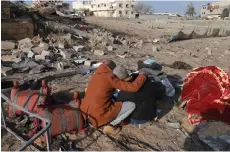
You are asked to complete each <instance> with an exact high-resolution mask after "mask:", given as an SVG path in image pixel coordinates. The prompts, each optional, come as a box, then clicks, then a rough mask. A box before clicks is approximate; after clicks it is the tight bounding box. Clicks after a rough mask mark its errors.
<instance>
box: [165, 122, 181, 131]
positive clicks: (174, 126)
mask: <svg viewBox="0 0 230 152" xmlns="http://www.w3.org/2000/svg"><path fill="white" fill-rule="evenodd" d="M167 126H169V127H171V128H174V129H179V128H180V123H178V122H168V123H167Z"/></svg>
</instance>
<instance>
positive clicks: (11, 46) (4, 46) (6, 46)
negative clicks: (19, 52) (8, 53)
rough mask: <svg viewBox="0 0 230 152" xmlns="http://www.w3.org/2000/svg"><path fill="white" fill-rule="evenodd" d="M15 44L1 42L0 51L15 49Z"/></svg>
mask: <svg viewBox="0 0 230 152" xmlns="http://www.w3.org/2000/svg"><path fill="white" fill-rule="evenodd" d="M15 46H16V45H15V43H14V42H10V41H1V49H3V50H12V49H14V48H15Z"/></svg>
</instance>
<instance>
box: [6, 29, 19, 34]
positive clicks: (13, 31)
mask: <svg viewBox="0 0 230 152" xmlns="http://www.w3.org/2000/svg"><path fill="white" fill-rule="evenodd" d="M8 33H9V34H18V31H17V29H13V28H10V29H8Z"/></svg>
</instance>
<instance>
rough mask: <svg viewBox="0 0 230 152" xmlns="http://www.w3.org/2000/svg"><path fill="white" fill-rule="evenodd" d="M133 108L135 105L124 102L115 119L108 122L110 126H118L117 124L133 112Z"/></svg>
mask: <svg viewBox="0 0 230 152" xmlns="http://www.w3.org/2000/svg"><path fill="white" fill-rule="evenodd" d="M135 108H136V105H135V103H133V102H129V101H124V102H123V103H122V107H121V110H120V112H119V113H118V115H117V117H116V118H115V119H114V120H113V121H112V122H110V124H111V125H113V126H115V125H118V124H119V123H121V121H122V120H124V119H125V118H127V117H128V116H129V115H130V114H131V113H132V112H133V111H134V110H135Z"/></svg>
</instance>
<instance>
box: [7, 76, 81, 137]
mask: <svg viewBox="0 0 230 152" xmlns="http://www.w3.org/2000/svg"><path fill="white" fill-rule="evenodd" d="M58 93H59V92H57V93H53V92H52V87H50V86H49V85H48V82H47V81H46V80H34V81H31V82H30V81H25V82H24V83H23V84H20V83H19V82H18V81H14V84H13V88H12V90H11V95H10V98H11V101H12V102H14V103H16V104H17V105H19V106H21V107H24V108H26V109H27V110H28V111H30V112H34V113H36V114H38V115H39V116H41V117H44V118H47V119H49V120H50V121H51V127H50V128H49V139H50V140H52V137H53V136H58V135H61V134H63V133H66V132H72V131H80V132H81V131H84V129H83V128H84V120H83V117H82V114H81V112H80V110H79V106H80V102H81V101H80V98H79V93H78V92H73V93H71V92H70V93H68V94H61V95H59V96H58ZM60 96H62V98H64V99H65V100H64V102H60V103H59V102H57V101H56V99H57V98H60ZM8 116H9V117H10V118H14V117H16V118H20V117H22V116H27V114H26V113H24V112H23V111H21V110H19V109H17V108H15V107H13V106H12V105H9V108H8ZM31 119H32V118H31ZM29 121H30V120H29ZM29 121H28V123H30V122H29ZM45 126H46V124H45V122H44V121H41V120H40V119H38V118H34V119H32V125H31V127H32V128H31V129H32V130H31V129H30V131H29V132H28V136H30V137H32V136H34V135H35V134H36V133H37V132H38V131H39V130H40V129H41V128H44V127H45ZM44 135H45V134H44ZM46 140H47V139H46V137H45V136H44V141H46Z"/></svg>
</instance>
